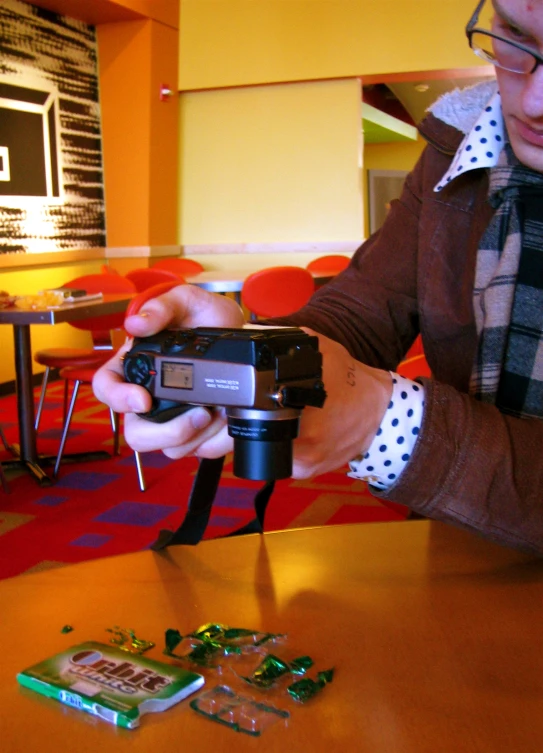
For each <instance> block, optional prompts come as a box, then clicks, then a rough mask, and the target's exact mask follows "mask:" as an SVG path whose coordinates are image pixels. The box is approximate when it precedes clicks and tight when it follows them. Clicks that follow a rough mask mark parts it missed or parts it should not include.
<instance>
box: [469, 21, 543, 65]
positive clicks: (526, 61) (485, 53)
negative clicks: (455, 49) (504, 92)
mask: <svg viewBox="0 0 543 753" xmlns="http://www.w3.org/2000/svg"><path fill="white" fill-rule="evenodd" d="M471 46H472V48H473V51H474V52H475V53H476V54H477V55H478V56H479V57H481V58H483V60H488V61H489V62H491V63H495V64H496V65H499V66H500V68H505V69H506V70H508V71H514V72H516V73H530V72H531V71H532V70H533V67H534V65H535V63H536V60H535V58H534V56H533V55H531V54H530V53H529V52H526V51H525V50H521V49H519V48H518V47H515V45H513V44H510V43H509V42H507V41H506V40H505V39H495V38H494V37H491V36H489V35H488V34H481V33H480V32H477V31H475V32H473V34H472V36H471Z"/></svg>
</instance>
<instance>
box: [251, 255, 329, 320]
mask: <svg viewBox="0 0 543 753" xmlns="http://www.w3.org/2000/svg"><path fill="white" fill-rule="evenodd" d="M314 292H315V283H314V281H313V277H312V276H311V272H309V271H308V270H307V269H304V268H303V267H288V266H286V267H268V268H266V269H260V270H259V271H258V272H253V274H251V275H249V276H248V277H247V278H246V279H245V281H244V283H243V288H242V289H241V302H242V303H243V305H244V306H245V307H246V308H247V309H248V310H249V311H250V312H251V318H252V319H255V318H257V317H259V316H263V317H268V316H285V315H287V314H292V313H293V312H294V311H297V310H298V309H299V308H301V307H302V306H304V305H305V304H306V303H307V302H308V300H309V299H310V298H311V296H312V295H313V293H314Z"/></svg>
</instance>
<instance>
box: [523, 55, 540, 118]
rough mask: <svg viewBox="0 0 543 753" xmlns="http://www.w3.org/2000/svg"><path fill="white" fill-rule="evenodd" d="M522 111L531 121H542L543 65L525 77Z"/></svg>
mask: <svg viewBox="0 0 543 753" xmlns="http://www.w3.org/2000/svg"><path fill="white" fill-rule="evenodd" d="M522 109H523V111H524V114H525V115H527V117H529V118H531V119H532V120H541V119H543V65H539V66H538V67H537V68H536V70H535V71H534V72H533V73H532V74H531V75H529V76H526V77H525V83H524V90H523V92H522Z"/></svg>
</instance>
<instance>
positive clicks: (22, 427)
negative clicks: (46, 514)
mask: <svg viewBox="0 0 543 753" xmlns="http://www.w3.org/2000/svg"><path fill="white" fill-rule="evenodd" d="M130 299H131V296H130V294H128V293H111V294H104V295H103V296H102V297H101V298H94V299H92V300H86V301H83V302H80V303H75V302H74V303H63V304H62V305H60V306H57V307H54V308H43V309H39V308H28V309H25V308H17V307H15V306H10V307H8V308H4V309H0V325H1V324H9V325H11V327H12V328H13V339H14V360H15V387H16V393H17V417H18V423H19V443H18V444H15V443H14V444H12V445H10V450H11V454H12V456H13V457H12V458H11V459H9V460H6V461H3V462H2V464H3V466H4V467H5V468H11V467H22V468H24V469H26V470H27V471H28V472H29V473H30V474H31V475H32V476H33V477H34V478H35V479H36V480H37V481H38V482H39V483H40V485H42V486H49V485H51V484H52V483H53V480H52V479H51V477H50V476H49V475H48V474H47V472H46V470H45V466H47V465H50V464H51V463H54V462H55V460H56V458H54V457H50V456H39V454H38V447H37V441H36V430H35V428H34V395H33V382H32V343H31V330H30V328H31V326H33V325H37V324H40V325H41V324H49V325H55V324H61V323H62V322H72V321H76V320H77V319H85V318H87V317H90V316H93V317H94V316H101V315H103V314H114V313H117V312H122V311H125V310H126V308H127V306H128V303H129V302H130ZM103 456H104V453H103V452H99V453H98V454H97V453H92V454H91V455H89V454H88V453H83V454H82V453H78V454H77V458H75V457H73V456H70V455H66V457H65V458H64V460H65V461H66V460H74V459H77V460H82V459H85V457H87V458H88V459H90V458H92V459H99V458H100V457H103Z"/></svg>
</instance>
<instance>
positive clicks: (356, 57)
mask: <svg viewBox="0 0 543 753" xmlns="http://www.w3.org/2000/svg"><path fill="white" fill-rule="evenodd" d="M474 6H475V0H182V2H181V6H180V26H179V31H180V60H179V88H180V89H181V90H186V89H199V88H216V87H222V86H238V85H242V84H255V83H264V82H271V81H302V80H307V79H316V78H331V77H349V76H360V75H369V74H373V73H396V72H398V71H419V70H434V69H440V68H441V69H446V68H458V67H471V66H474V65H476V58H475V57H474V55H473V53H472V52H471V51H470V50H469V48H468V46H467V43H466V37H465V34H464V26H465V24H466V22H467V21H468V19H469V18H470V16H471V14H472V13H473V9H474Z"/></svg>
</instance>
